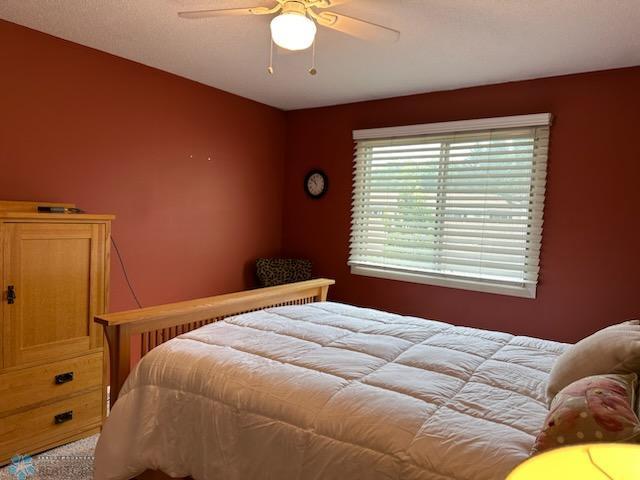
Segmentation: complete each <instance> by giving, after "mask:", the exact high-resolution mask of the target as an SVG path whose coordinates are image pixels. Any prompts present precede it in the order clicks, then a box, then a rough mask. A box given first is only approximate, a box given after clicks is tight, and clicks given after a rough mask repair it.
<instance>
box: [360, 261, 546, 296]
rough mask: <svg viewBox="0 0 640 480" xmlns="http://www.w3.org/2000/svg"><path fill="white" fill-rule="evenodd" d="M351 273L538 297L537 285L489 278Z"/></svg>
mask: <svg viewBox="0 0 640 480" xmlns="http://www.w3.org/2000/svg"><path fill="white" fill-rule="evenodd" d="M351 273H352V274H354V275H362V276H365V277H375V278H385V279H388V280H400V281H403V282H411V283H422V284H426V285H435V286H438V287H449V288H459V289H462V290H472V291H475V292H484V293H494V294H498V295H509V296H512V297H522V298H536V286H535V285H527V284H517V285H514V284H508V283H500V282H491V281H489V280H485V281H482V280H473V279H464V278H460V277H445V276H439V275H429V274H427V273H410V272H402V271H397V270H390V269H385V268H375V267H361V266H352V267H351Z"/></svg>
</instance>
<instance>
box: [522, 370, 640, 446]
mask: <svg viewBox="0 0 640 480" xmlns="http://www.w3.org/2000/svg"><path fill="white" fill-rule="evenodd" d="M637 381H638V376H637V375H636V374H635V373H632V374H628V375H594V376H592V377H586V378H583V379H581V380H578V381H575V382H573V383H571V384H570V385H568V386H566V387H565V388H563V389H562V390H560V392H559V393H558V395H557V396H556V397H555V398H554V399H553V402H552V403H551V409H550V411H549V414H548V415H547V418H546V420H545V424H544V426H543V428H542V431H541V432H540V434H539V435H538V438H536V443H535V445H534V447H533V453H538V452H542V451H544V450H549V449H551V448H556V447H562V446H565V445H572V444H577V443H594V442H635V441H640V420H639V419H638V416H637V415H636V413H635V412H634V406H635V389H636V384H637Z"/></svg>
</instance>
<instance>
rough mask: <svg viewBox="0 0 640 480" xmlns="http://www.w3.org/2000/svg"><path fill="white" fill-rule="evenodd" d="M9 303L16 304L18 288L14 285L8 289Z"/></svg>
mask: <svg viewBox="0 0 640 480" xmlns="http://www.w3.org/2000/svg"><path fill="white" fill-rule="evenodd" d="M7 303H8V304H9V305H13V304H14V303H16V287H14V286H13V285H9V286H8V287H7Z"/></svg>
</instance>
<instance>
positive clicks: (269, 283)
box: [256, 258, 311, 287]
mask: <svg viewBox="0 0 640 480" xmlns="http://www.w3.org/2000/svg"><path fill="white" fill-rule="evenodd" d="M256 275H257V277H258V282H259V284H260V285H261V286H263V287H273V286H275V285H282V284H283V283H294V282H302V281H304V280H309V279H310V278H311V261H310V260H304V259H295V258H260V259H258V260H257V261H256Z"/></svg>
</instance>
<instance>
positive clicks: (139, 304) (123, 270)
mask: <svg viewBox="0 0 640 480" xmlns="http://www.w3.org/2000/svg"><path fill="white" fill-rule="evenodd" d="M111 243H112V244H113V248H114V249H115V251H116V254H117V256H118V261H119V262H120V266H121V267H122V273H124V279H125V280H126V282H127V285H128V286H129V291H130V292H131V295H132V296H133V299H134V300H135V301H136V304H137V305H138V308H142V304H141V303H140V300H138V296H137V295H136V292H135V290H134V289H133V285H131V280H129V275H128V274H127V268H126V267H125V266H124V261H123V260H122V255H120V250H119V249H118V245H117V244H116V241H115V240H114V239H113V236H112V237H111Z"/></svg>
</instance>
